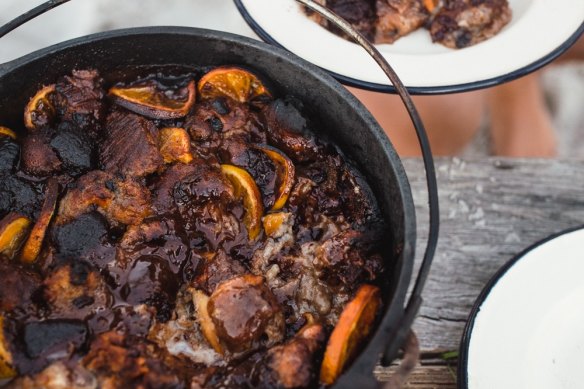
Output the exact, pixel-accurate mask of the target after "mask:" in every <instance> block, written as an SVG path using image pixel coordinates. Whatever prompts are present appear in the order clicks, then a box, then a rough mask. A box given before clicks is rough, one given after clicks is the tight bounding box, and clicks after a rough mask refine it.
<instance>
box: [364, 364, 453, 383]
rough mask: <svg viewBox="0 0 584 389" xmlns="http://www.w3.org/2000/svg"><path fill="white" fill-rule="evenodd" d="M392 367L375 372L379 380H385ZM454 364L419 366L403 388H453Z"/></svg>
mask: <svg viewBox="0 0 584 389" xmlns="http://www.w3.org/2000/svg"><path fill="white" fill-rule="evenodd" d="M393 370H394V369H393V368H392V369H386V370H383V369H380V370H379V371H377V372H376V374H377V377H378V378H379V380H380V381H387V379H388V377H389V376H390V375H391V374H392V372H393ZM455 388H456V366H452V365H450V366H448V365H443V366H419V367H418V368H416V370H414V371H413V372H412V374H411V376H410V377H409V378H408V380H407V382H406V383H405V384H404V386H403V389H455Z"/></svg>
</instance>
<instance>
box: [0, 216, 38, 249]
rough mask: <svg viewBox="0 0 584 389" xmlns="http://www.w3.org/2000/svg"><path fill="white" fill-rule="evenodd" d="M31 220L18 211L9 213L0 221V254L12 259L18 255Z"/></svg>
mask: <svg viewBox="0 0 584 389" xmlns="http://www.w3.org/2000/svg"><path fill="white" fill-rule="evenodd" d="M30 224H31V222H30V220H29V219H28V218H26V217H24V216H21V215H19V214H17V213H14V212H12V213H9V214H8V215H6V216H5V217H4V219H2V221H0V254H4V255H5V256H7V257H8V258H10V259H12V258H14V257H15V256H16V254H17V253H18V251H19V250H20V248H21V247H22V243H23V242H24V240H25V239H26V236H27V234H28V231H29V227H30Z"/></svg>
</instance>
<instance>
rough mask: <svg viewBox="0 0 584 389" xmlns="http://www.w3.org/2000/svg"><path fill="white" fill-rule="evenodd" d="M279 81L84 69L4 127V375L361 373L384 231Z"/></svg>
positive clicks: (82, 384) (211, 380) (236, 380)
mask: <svg viewBox="0 0 584 389" xmlns="http://www.w3.org/2000/svg"><path fill="white" fill-rule="evenodd" d="M130 75H131V76H130ZM264 82H267V80H262V79H261V78H260V77H259V76H258V75H255V74H254V73H252V72H251V71H249V70H245V69H242V68H239V67H233V66H226V67H219V68H201V69H199V68H186V67H178V66H157V67H152V68H144V69H133V68H129V69H128V70H127V71H125V72H120V73H119V74H118V73H116V74H110V75H102V74H100V73H99V72H98V71H97V70H92V69H90V70H75V71H73V72H72V73H71V74H70V75H65V76H63V77H61V78H59V79H57V80H54V84H52V85H51V86H50V87H41V88H40V91H39V92H37V93H36V94H35V95H34V96H33V98H32V99H31V102H30V103H29V104H28V105H27V106H26V107H23V108H24V110H25V111H26V114H25V120H24V122H23V123H22V126H21V127H20V128H15V129H14V130H12V129H10V130H8V129H6V128H5V127H0V385H2V384H5V385H6V386H7V387H15V388H20V387H43V388H52V387H76V388H105V387H107V388H126V387H165V388H166V387H172V388H211V387H224V388H241V387H248V388H251V387H253V388H256V387H264V388H275V387H280V388H310V387H320V386H322V385H329V384H331V383H333V382H334V380H335V379H336V378H337V377H338V376H339V375H340V374H341V373H342V372H343V371H344V370H345V369H346V368H347V366H348V365H349V364H350V362H351V361H352V359H353V358H354V357H355V354H356V353H357V352H358V351H359V350H360V348H361V346H363V344H364V343H365V342H366V341H367V340H368V336H369V334H370V333H371V331H372V329H373V328H374V326H375V325H376V320H377V318H378V316H379V315H380V313H381V311H382V303H381V297H380V292H379V290H380V287H381V285H382V282H384V281H383V280H385V279H386V278H387V277H385V270H384V269H385V264H386V261H390V260H392V259H391V258H384V257H383V256H382V253H383V249H382V242H383V239H382V237H383V236H384V234H385V233H386V232H387V231H386V223H384V221H383V219H382V218H381V213H380V210H379V209H378V207H377V203H376V200H375V198H374V196H373V195H372V191H371V189H370V188H369V187H368V185H367V183H366V181H365V179H364V177H363V176H362V175H361V174H360V173H359V171H358V170H357V169H356V168H355V167H354V166H353V165H352V164H351V161H350V160H349V159H348V158H346V157H345V156H344V155H343V154H342V152H341V151H340V149H339V148H337V146H335V145H334V144H333V143H331V142H330V141H328V140H326V139H325V138H324V137H319V136H317V134H316V133H315V132H313V130H314V129H316V130H318V129H319V127H318V126H319V125H320V124H319V123H318V122H316V121H314V122H313V121H311V117H310V115H308V114H307V112H311V110H310V109H308V107H304V106H303V105H302V103H301V102H300V101H299V100H298V99H297V98H295V97H294V96H275V95H273V94H272V93H271V92H269V91H268V90H267V88H266V87H265V86H264V85H265V84H264ZM323 358H324V359H323Z"/></svg>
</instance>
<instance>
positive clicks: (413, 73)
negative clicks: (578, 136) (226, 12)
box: [235, 0, 584, 94]
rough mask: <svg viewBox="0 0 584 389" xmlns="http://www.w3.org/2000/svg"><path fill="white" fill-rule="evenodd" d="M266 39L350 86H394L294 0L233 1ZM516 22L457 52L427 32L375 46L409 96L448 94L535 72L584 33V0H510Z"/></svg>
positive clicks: (364, 56)
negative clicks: (390, 43)
mask: <svg viewBox="0 0 584 389" xmlns="http://www.w3.org/2000/svg"><path fill="white" fill-rule="evenodd" d="M235 3H236V5H237V6H238V8H239V10H240V11H241V13H242V15H243V16H244V18H245V20H246V21H247V22H248V24H249V25H250V26H251V27H252V29H254V31H255V32H256V33H257V34H258V35H259V36H260V37H261V38H262V39H264V40H266V41H268V42H270V43H273V44H277V45H279V46H282V47H284V48H285V49H287V50H289V51H291V52H293V53H294V54H297V55H298V56H300V57H302V58H304V59H306V60H308V61H310V62H312V63H314V64H316V65H318V66H320V67H322V68H324V69H326V70H328V71H329V72H331V73H333V75H335V76H336V77H337V78H338V79H339V80H340V81H342V82H343V83H345V84H348V85H353V86H357V87H361V88H365V89H372V90H389V91H392V87H391V86H390V85H389V81H388V80H387V77H386V76H385V75H384V73H383V72H382V71H381V69H380V68H379V67H378V66H377V65H376V64H375V62H374V61H373V60H372V59H371V58H370V57H369V55H368V54H367V53H366V52H365V51H364V50H363V49H362V48H361V47H359V46H357V45H356V44H354V43H352V42H349V41H346V40H344V39H342V38H340V37H338V36H336V35H335V34H333V33H331V32H329V31H327V30H326V29H325V28H323V27H321V26H319V25H318V24H317V23H315V22H313V21H312V20H310V19H308V18H307V17H306V16H305V15H304V13H303V12H302V10H301V9H300V6H299V5H298V3H296V1H294V0H235ZM509 4H510V6H511V9H512V12H513V18H512V20H511V22H510V23H509V24H508V25H507V26H505V28H504V29H503V30H502V31H501V32H499V34H497V35H495V36H494V37H493V38H491V39H489V40H486V41H484V42H481V43H479V44H477V45H474V46H471V47H467V48H463V49H459V50H455V49H448V48H446V47H444V46H442V45H440V44H437V43H432V41H431V38H430V34H429V32H428V31H427V30H425V29H420V30H417V31H415V32H414V33H412V34H410V35H408V36H406V37H403V38H401V39H399V40H398V41H397V42H396V43H394V44H392V45H389V44H382V45H378V46H377V47H378V49H379V50H380V51H381V53H382V54H383V55H384V57H385V58H386V59H387V61H388V62H389V63H390V64H391V65H392V66H393V67H394V69H395V70H396V72H397V74H398V75H399V76H400V78H401V80H402V82H403V83H404V84H405V85H406V86H407V87H408V88H409V89H410V91H411V92H412V93H419V94H430V93H448V92H460V91H467V90H472V89H478V88H484V87H487V86H493V85H497V84H500V83H502V82H505V81H509V80H512V79H515V78H517V77H520V76H522V75H525V74H527V73H530V72H532V71H534V70H536V69H538V68H540V67H541V66H543V65H545V64H547V63H549V62H550V61H552V60H553V59H555V58H556V57H557V56H558V55H560V54H561V53H562V52H564V51H565V50H566V49H567V48H568V47H569V46H570V45H571V44H572V43H573V42H574V41H575V40H576V39H577V38H578V36H579V35H581V33H582V32H583V31H584V0H509Z"/></svg>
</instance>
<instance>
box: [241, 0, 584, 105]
mask: <svg viewBox="0 0 584 389" xmlns="http://www.w3.org/2000/svg"><path fill="white" fill-rule="evenodd" d="M234 2H235V5H236V7H237V9H238V10H239V12H240V13H241V16H242V17H243V19H244V20H245V21H246V23H247V24H248V25H249V27H250V28H251V29H252V30H253V31H254V32H255V33H256V34H257V35H258V36H259V37H260V38H261V39H263V40H264V41H265V42H268V43H270V44H272V45H274V46H278V47H279V48H281V49H284V50H286V48H285V47H284V46H283V45H282V44H281V43H279V42H278V41H277V40H276V39H274V38H273V37H272V36H271V35H270V34H269V33H268V32H267V31H266V30H264V29H263V28H262V27H261V26H260V25H259V23H258V22H257V21H256V20H255V19H254V18H253V17H252V16H251V15H250V13H249V12H248V10H247V8H245V6H244V5H243V3H242V2H241V0H234ZM583 33H584V22H582V24H581V25H580V27H579V28H578V29H577V30H576V31H575V32H574V33H573V34H572V35H571V36H570V37H569V38H568V39H567V40H566V41H564V42H563V43H562V44H561V45H560V46H558V47H557V48H556V49H555V50H553V51H552V52H550V53H548V54H547V55H545V56H543V57H541V58H540V59H538V60H536V61H534V62H532V63H530V64H527V65H525V66H523V67H521V68H519V69H516V70H514V71H512V72H509V73H506V74H502V75H500V76H497V77H492V78H487V79H484V80H478V81H473V82H467V83H462V84H455V85H443V86H406V87H407V89H408V92H410V94H412V95H441V94H450V93H460V92H471V91H474V90H479V89H484V88H490V87H493V86H496V85H499V84H504V83H506V82H509V81H513V80H515V79H517V78H520V77H523V76H526V75H528V74H529V73H532V72H534V71H536V70H538V69H540V68H542V67H544V66H545V65H547V64H549V63H550V62H552V61H553V60H555V59H556V58H558V57H559V56H560V55H561V54H563V53H564V52H565V51H566V50H567V49H568V48H570V47H571V46H572V45H573V44H574V43H576V41H577V40H578V38H579V37H580V35H582V34H583ZM325 71H327V72H328V73H329V74H330V75H332V76H333V77H334V78H336V79H337V80H338V81H339V82H341V83H343V84H344V85H347V86H351V87H355V88H359V89H364V90H369V91H373V92H385V93H396V90H395V88H394V87H393V86H392V85H385V84H378V83H374V82H368V81H363V80H359V79H356V78H352V77H348V76H345V75H343V74H339V73H335V72H332V71H329V70H326V69H325Z"/></svg>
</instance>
